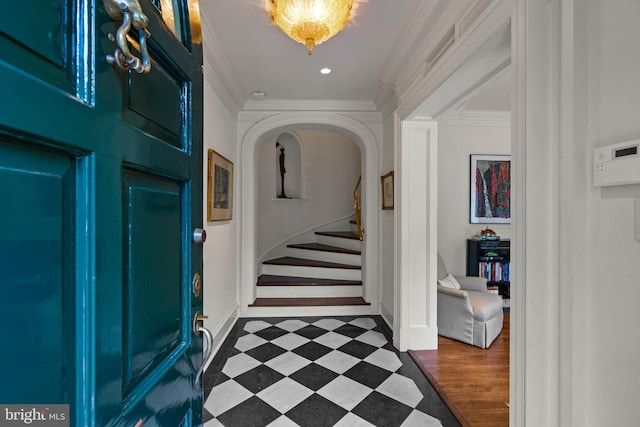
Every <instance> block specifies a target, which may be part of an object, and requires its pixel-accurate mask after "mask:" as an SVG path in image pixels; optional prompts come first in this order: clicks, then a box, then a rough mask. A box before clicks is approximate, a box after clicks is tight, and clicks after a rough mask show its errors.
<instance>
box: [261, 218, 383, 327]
mask: <svg viewBox="0 0 640 427" xmlns="http://www.w3.org/2000/svg"><path fill="white" fill-rule="evenodd" d="M314 237H315V241H312V242H306V243H295V244H289V245H286V248H285V249H284V251H283V253H282V254H281V255H282V256H279V257H276V258H273V259H268V260H265V261H263V262H262V263H261V274H260V276H259V277H258V281H257V287H256V290H257V292H256V295H257V298H256V300H255V301H254V303H253V304H251V305H249V310H250V312H251V313H252V314H255V315H261V316H301V315H302V316H313V315H359V314H370V304H369V303H368V302H366V301H365V300H364V299H363V298H362V295H363V288H362V271H361V264H362V256H361V246H362V242H361V240H360V238H359V236H358V232H357V225H356V221H351V230H348V231H316V232H315V233H314Z"/></svg>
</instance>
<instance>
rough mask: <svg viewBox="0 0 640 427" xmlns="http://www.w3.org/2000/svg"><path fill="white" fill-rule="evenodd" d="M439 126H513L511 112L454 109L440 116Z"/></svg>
mask: <svg viewBox="0 0 640 427" xmlns="http://www.w3.org/2000/svg"><path fill="white" fill-rule="evenodd" d="M438 126H483V127H485V126H486V127H511V112H510V111H480V110H470V111H464V110H462V111H452V112H450V113H447V114H445V115H443V116H441V117H440V118H438Z"/></svg>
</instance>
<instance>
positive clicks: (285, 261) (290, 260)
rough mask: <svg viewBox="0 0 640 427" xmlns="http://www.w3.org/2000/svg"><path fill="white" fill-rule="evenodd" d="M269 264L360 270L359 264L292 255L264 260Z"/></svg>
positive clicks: (264, 262)
mask: <svg viewBox="0 0 640 427" xmlns="http://www.w3.org/2000/svg"><path fill="white" fill-rule="evenodd" d="M262 263H263V264H267V265H290V266H295V267H324V268H340V269H344V270H360V266H359V265H349V264H338V263H336V262H327V261H315V260H311V259H303V258H294V257H290V256H286V257H282V258H275V259H270V260H267V261H263V262H262Z"/></svg>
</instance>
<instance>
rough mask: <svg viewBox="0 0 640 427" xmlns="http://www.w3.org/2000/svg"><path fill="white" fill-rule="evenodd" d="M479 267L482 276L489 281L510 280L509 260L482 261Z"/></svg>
mask: <svg viewBox="0 0 640 427" xmlns="http://www.w3.org/2000/svg"><path fill="white" fill-rule="evenodd" d="M478 268H479V272H480V277H484V278H485V279H487V281H489V282H508V281H509V262H502V261H480V262H479V264H478Z"/></svg>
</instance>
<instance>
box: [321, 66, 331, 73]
mask: <svg viewBox="0 0 640 427" xmlns="http://www.w3.org/2000/svg"><path fill="white" fill-rule="evenodd" d="M320 72H321V73H322V74H329V73H330V72H331V68H327V67H324V68H323V69H322V70H320Z"/></svg>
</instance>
